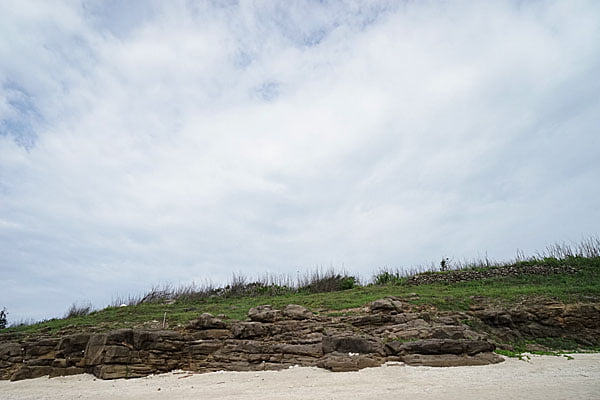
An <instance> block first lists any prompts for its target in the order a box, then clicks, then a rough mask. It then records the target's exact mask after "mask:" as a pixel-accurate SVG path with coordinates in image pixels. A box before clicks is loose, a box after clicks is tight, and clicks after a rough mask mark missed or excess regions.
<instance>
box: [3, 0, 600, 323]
mask: <svg viewBox="0 0 600 400" xmlns="http://www.w3.org/2000/svg"><path fill="white" fill-rule="evenodd" d="M599 136H600V3H599V2H598V1H596V0H590V1H577V0H575V1H489V2H472V1H433V0H431V1H404V2H402V1H389V2H387V1H372V0H369V1H366V0H365V1H362V2H360V1H357V2H355V1H349V2H342V1H331V2H328V1H256V2H249V1H240V2H237V1H173V0H169V1H157V2H152V1H128V2H127V1H125V2H123V1H116V0H111V1H104V0H103V1H100V0H98V1H64V2H61V1H44V0H40V1H23V0H14V1H11V0H5V1H1V2H0V275H1V276H0V285H1V287H0V308H1V307H6V308H7V309H8V311H9V313H10V314H9V320H12V321H14V320H18V319H20V318H25V319H27V318H34V319H39V318H47V317H52V316H60V315H62V314H63V313H64V312H65V311H66V309H67V308H68V307H69V305H70V304H71V303H73V302H79V303H84V302H87V301H91V302H92V303H93V304H94V305H95V306H97V307H104V306H106V305H107V304H108V303H109V302H110V301H111V299H112V298H113V297H115V296H116V295H117V294H121V295H127V294H138V293H140V292H142V291H143V290H145V289H148V288H149V287H151V286H152V285H153V284H158V283H164V282H172V283H174V284H178V283H188V282H191V281H196V282H202V281H204V280H205V279H210V280H212V281H213V282H215V283H225V282H226V281H227V280H228V279H229V277H230V276H231V274H232V273H233V272H242V273H244V274H246V275H249V276H251V277H254V276H257V275H259V274H262V273H265V272H271V273H291V274H293V275H295V274H297V271H305V270H310V269H314V268H315V267H316V266H324V267H329V266H334V267H344V268H346V269H347V270H348V271H349V272H352V273H357V274H360V275H361V276H362V277H365V278H368V277H370V276H371V274H372V272H374V271H375V270H376V269H377V268H379V267H382V266H388V267H402V266H411V265H418V264H421V265H422V264H428V263H430V262H439V260H440V259H441V258H442V257H451V258H452V259H455V260H458V259H462V258H465V257H467V258H472V257H476V256H478V255H485V254H486V252H487V254H488V256H489V257H491V258H496V259H504V258H511V257H514V256H515V254H516V251H517V249H521V250H523V251H525V253H527V254H531V253H533V252H534V251H536V250H542V249H544V247H545V246H546V245H547V244H550V243H553V242H556V241H561V242H562V241H578V240H580V239H581V238H582V237H585V236H588V235H596V234H598V233H599V229H598V227H599V226H600V184H599V182H600V156H599V155H600V140H599Z"/></svg>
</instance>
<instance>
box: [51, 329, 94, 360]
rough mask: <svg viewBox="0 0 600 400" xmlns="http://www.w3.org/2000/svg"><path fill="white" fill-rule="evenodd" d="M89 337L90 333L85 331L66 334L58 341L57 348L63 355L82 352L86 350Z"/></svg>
mask: <svg viewBox="0 0 600 400" xmlns="http://www.w3.org/2000/svg"><path fill="white" fill-rule="evenodd" d="M89 339H90V335H89V334H85V333H84V334H76V335H69V336H65V337H63V338H61V339H60V341H59V342H58V347H57V350H58V352H59V354H62V355H67V354H80V353H82V352H83V351H84V350H85V348H86V346H87V342H88V340H89Z"/></svg>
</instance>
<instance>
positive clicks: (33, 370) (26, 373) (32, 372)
mask: <svg viewBox="0 0 600 400" xmlns="http://www.w3.org/2000/svg"><path fill="white" fill-rule="evenodd" d="M51 372H52V367H49V366H37V367H27V366H23V367H22V368H21V369H19V370H18V371H16V372H15V373H14V374H13V375H12V376H11V377H10V380H11V381H20V380H23V379H33V378H39V377H41V376H45V375H49V374H50V373H51Z"/></svg>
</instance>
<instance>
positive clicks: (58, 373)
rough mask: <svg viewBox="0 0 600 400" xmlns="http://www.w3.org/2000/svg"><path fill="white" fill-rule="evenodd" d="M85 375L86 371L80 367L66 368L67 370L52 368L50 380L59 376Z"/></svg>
mask: <svg viewBox="0 0 600 400" xmlns="http://www.w3.org/2000/svg"><path fill="white" fill-rule="evenodd" d="M83 373H85V369H83V368H78V367H68V368H67V367H65V368H52V371H50V373H49V374H48V375H49V377H50V378H56V377H58V376H69V375H79V374H83Z"/></svg>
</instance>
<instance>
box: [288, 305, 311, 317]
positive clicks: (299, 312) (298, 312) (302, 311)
mask: <svg viewBox="0 0 600 400" xmlns="http://www.w3.org/2000/svg"><path fill="white" fill-rule="evenodd" d="M283 315H284V316H285V317H287V318H291V319H296V320H305V319H311V318H312V317H313V316H314V315H313V313H312V312H310V310H309V309H308V308H306V307H302V306H299V305H298V304H288V305H287V306H285V308H284V309H283Z"/></svg>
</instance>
